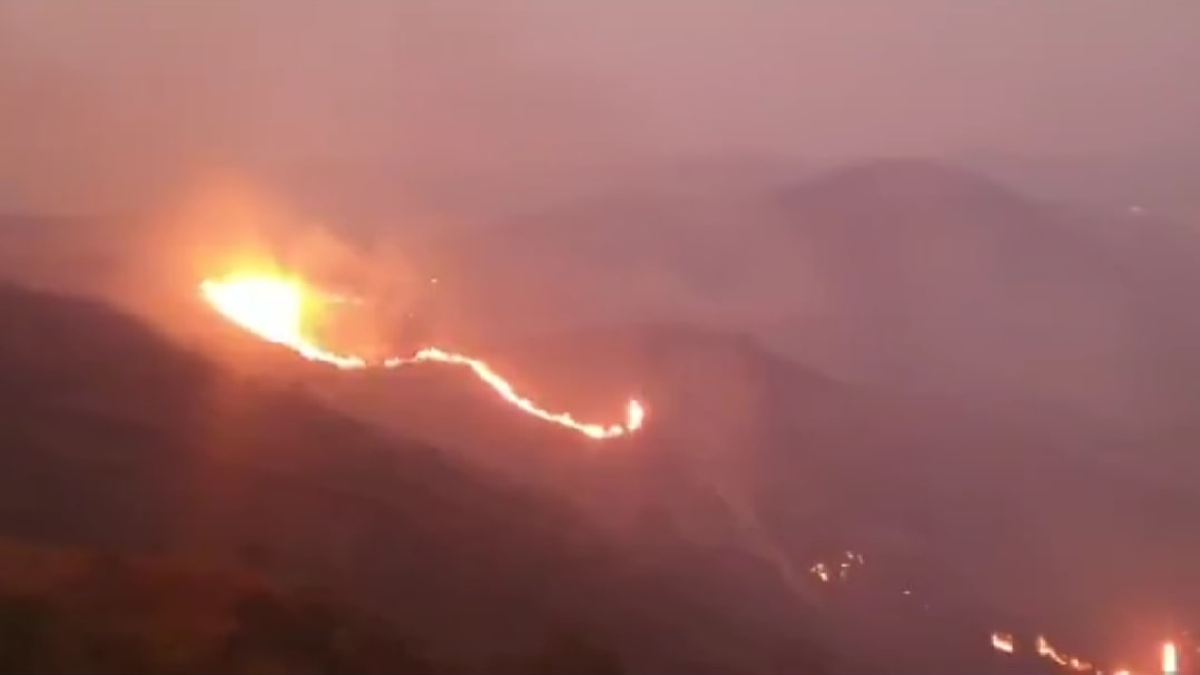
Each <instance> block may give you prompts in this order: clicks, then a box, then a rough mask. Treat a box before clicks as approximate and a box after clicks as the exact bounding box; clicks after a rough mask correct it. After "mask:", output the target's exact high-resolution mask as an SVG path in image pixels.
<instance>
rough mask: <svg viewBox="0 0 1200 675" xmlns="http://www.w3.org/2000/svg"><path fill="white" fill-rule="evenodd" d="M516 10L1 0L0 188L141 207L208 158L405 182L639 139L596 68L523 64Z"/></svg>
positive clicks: (27, 200) (212, 163)
mask: <svg viewBox="0 0 1200 675" xmlns="http://www.w3.org/2000/svg"><path fill="white" fill-rule="evenodd" d="M514 18H519V17H518V15H517V14H514V13H512V12H508V11H504V10H503V9H501V8H492V7H490V6H488V5H480V4H473V5H469V6H466V5H464V6H443V5H439V6H438V7H437V9H436V11H435V10H434V9H433V6H432V5H431V4H426V3H421V2H404V3H353V4H350V5H346V4H344V3H317V2H305V3H302V4H300V5H296V6H294V7H293V6H288V7H287V8H286V9H285V8H283V7H282V6H281V5H278V4H276V3H249V2H221V3H209V2H202V1H196V2H166V3H154V4H152V5H147V4H145V3H140V2H119V1H113V2H105V3H39V2H23V1H17V2H11V3H4V5H3V6H2V7H0V45H3V47H0V98H3V100H5V102H6V104H5V107H4V110H3V112H0V115H2V116H3V118H2V119H0V150H2V151H3V152H2V153H0V154H2V156H3V157H4V160H3V161H2V162H0V171H3V172H4V173H3V179H4V181H3V182H4V183H5V185H6V190H7V194H4V195H0V197H2V198H3V199H4V200H5V201H6V202H9V203H14V202H16V203H19V204H22V205H27V206H29V207H31V208H32V207H40V208H43V209H51V210H55V211H64V210H66V211H72V212H87V211H94V210H97V209H131V208H137V209H140V208H145V207H146V205H147V204H151V203H153V202H154V201H155V200H158V199H162V198H163V196H164V195H165V194H167V193H169V192H171V191H172V190H178V189H179V188H180V186H181V185H186V184H187V183H188V182H189V181H193V180H196V178H197V176H198V175H199V176H202V175H204V174H206V173H207V172H210V171H212V170H214V169H217V168H225V167H235V168H236V169H237V170H239V171H242V172H247V173H249V174H251V175H253V176H254V177H255V178H256V179H258V180H275V181H277V182H282V181H284V180H285V179H286V177H287V176H289V175H290V172H295V171H296V170H297V167H301V168H303V167H305V166H306V165H312V166H322V167H324V166H330V165H334V166H336V165H337V164H338V163H344V164H347V165H351V166H353V165H368V166H370V165H373V164H374V165H377V166H378V167H382V168H379V169H378V172H379V173H382V174H385V175H386V176H390V177H394V178H401V179H402V178H404V177H412V176H429V175H454V174H460V173H461V174H466V173H471V172H476V173H478V172H481V171H498V170H500V169H504V170H506V171H510V172H520V171H521V170H522V167H523V166H532V165H546V164H549V163H559V162H562V161H575V162H578V161H580V158H583V157H587V158H589V159H590V158H596V157H599V156H602V155H608V156H616V155H619V154H622V153H627V152H632V151H634V150H635V149H636V148H637V147H640V146H643V145H644V144H645V141H646V139H645V138H640V139H639V138H636V135H633V136H631V135H629V134H630V131H631V129H632V128H633V126H634V125H631V124H629V123H628V122H627V121H626V120H623V119H622V115H621V113H620V111H619V110H616V109H614V107H613V104H612V103H611V102H610V101H609V98H610V97H608V96H606V95H605V92H604V91H601V90H599V89H598V88H596V87H594V86H593V84H592V83H591V82H589V81H588V80H587V78H578V77H566V76H564V75H563V74H562V73H561V72H560V71H559V70H558V69H557V68H556V66H555V64H554V63H553V62H551V61H532V60H530V59H529V58H526V57H525V55H524V53H523V52H524V51H525V50H524V49H523V47H522V43H521V42H520V41H519V40H518V38H519V37H520V35H519V31H513V30H511V29H510V28H511V23H512V21H513V20H514ZM583 129H586V130H587V133H586V134H585V133H580V132H581V131H582V130H583ZM358 177H361V176H356V178H358ZM381 177H382V176H376V178H377V179H379V178H381ZM324 179H325V180H327V181H329V182H337V181H339V180H340V177H339V176H337V175H328V174H327V175H325V176H324ZM396 187H400V188H401V189H402V188H403V185H399V186H396ZM374 198H375V199H377V200H385V199H388V198H392V199H396V198H397V196H396V195H394V194H393V195H386V194H382V195H381V194H376V195H374Z"/></svg>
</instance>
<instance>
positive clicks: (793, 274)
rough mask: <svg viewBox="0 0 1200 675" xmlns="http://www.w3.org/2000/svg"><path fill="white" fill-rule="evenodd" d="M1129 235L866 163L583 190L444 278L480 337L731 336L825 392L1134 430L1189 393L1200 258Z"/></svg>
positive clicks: (1161, 233) (965, 184)
mask: <svg viewBox="0 0 1200 675" xmlns="http://www.w3.org/2000/svg"><path fill="white" fill-rule="evenodd" d="M1135 220H1136V222H1131V221H1130V218H1128V217H1113V216H1112V215H1105V214H1098V213H1095V212H1093V211H1091V210H1089V209H1088V208H1084V207H1074V206H1072V205H1065V204H1061V203H1056V202H1049V201H1046V200H1044V199H1038V198H1032V197H1029V196H1027V195H1024V194H1022V193H1020V192H1018V191H1016V190H1014V189H1012V188H1010V187H1008V186H1007V185H1005V184H1002V183H1000V182H998V181H996V180H993V179H992V178H990V177H989V176H987V175H985V174H982V173H978V172H974V171H970V170H967V169H963V168H959V167H956V166H953V165H948V164H944V163H941V162H936V161H932V160H920V159H889V160H876V161H870V162H863V163H860V164H856V165H852V166H848V167H845V168H842V169H838V170H835V171H829V172H826V173H823V174H818V175H816V176H811V177H809V178H807V179H804V180H798V181H796V182H793V183H792V184H790V185H788V186H786V187H783V188H780V187H779V186H778V183H777V182H770V181H767V182H764V183H763V184H762V185H761V187H760V189H758V190H754V189H752V188H749V187H747V186H746V185H739V186H738V187H737V188H736V189H732V188H731V189H730V190H727V191H723V190H721V189H719V188H715V187H714V188H711V189H707V190H687V189H684V188H683V187H680V186H678V185H676V186H673V187H671V188H669V189H668V188H664V187H661V186H659V187H653V188H651V187H646V188H642V189H633V188H629V189H626V190H625V191H622V192H607V193H602V194H599V195H597V196H596V197H595V198H592V199H580V200H577V201H575V202H571V203H567V204H562V205H560V206H557V207H555V208H550V209H546V210H544V211H542V212H532V213H529V214H527V215H526V216H523V217H520V218H515V219H512V220H511V221H509V222H508V223H506V224H505V225H503V226H498V227H495V228H493V229H492V230H489V231H485V232H473V233H472V234H471V236H470V237H464V238H462V239H461V240H459V241H456V242H449V243H447V244H446V249H447V251H448V252H444V253H443V258H445V259H446V260H448V261H452V262H446V263H444V264H445V265H446V267H447V271H446V273H445V275H444V276H445V277H447V278H452V277H457V278H456V281H455V283H456V285H457V287H456V288H457V290H456V295H455V300H456V305H457V306H461V307H464V308H467V309H464V310H463V311H464V312H465V313H468V314H473V315H477V316H478V317H481V318H480V319H479V323H480V325H482V326H489V327H490V328H488V331H489V333H488V334H489V335H493V336H496V335H497V331H500V330H506V331H507V332H509V333H512V332H514V330H516V329H515V328H514V329H513V330H508V329H502V328H500V327H503V326H513V327H516V326H521V327H535V328H528V330H527V332H529V333H536V332H538V331H541V332H545V331H546V330H552V329H556V330H564V329H569V328H572V327H576V328H577V327H580V326H588V325H598V324H612V325H619V324H622V323H628V322H645V321H679V322H683V323H689V324H702V325H706V326H710V327H715V328H722V329H728V330H734V331H741V330H750V331H752V332H754V333H755V334H756V335H758V336H759V337H761V338H763V339H765V340H767V341H768V342H769V344H770V345H771V346H772V347H773V348H775V349H777V350H779V351H781V352H783V353H785V354H787V355H788V356H789V357H791V358H794V359H796V360H798V361H801V362H804V363H807V364H811V365H813V366H814V367H817V368H818V369H820V370H822V371H825V372H828V373H830V374H831V375H834V376H836V377H838V378H840V379H844V380H848V381H856V382H861V383H864V384H870V385H881V386H887V387H891V388H899V389H904V390H907V391H911V392H914V393H925V394H931V395H932V394H936V395H946V396H969V397H973V398H977V399H980V400H988V399H1001V400H1022V401H1025V402H1026V403H1034V404H1037V405H1040V406H1045V407H1048V408H1054V409H1055V410H1057V411H1058V412H1059V414H1061V415H1063V416H1064V417H1071V418H1078V419H1080V420H1088V421H1089V423H1091V424H1098V425H1105V426H1111V427H1116V426H1120V427H1125V428H1136V429H1139V430H1140V431H1141V432H1142V433H1151V432H1152V431H1153V430H1162V429H1164V428H1170V427H1172V426H1173V425H1176V424H1180V423H1182V422H1183V421H1185V420H1186V419H1188V409H1189V405H1190V404H1189V401H1190V400H1191V398H1192V393H1193V392H1195V391H1196V390H1197V387H1200V361H1197V359H1195V357H1194V355H1192V350H1190V348H1188V345H1189V344H1192V343H1193V342H1194V340H1195V339H1196V338H1197V337H1198V336H1200V322H1198V321H1197V320H1196V319H1194V318H1193V315H1194V313H1193V312H1191V307H1192V306H1193V305H1194V304H1195V302H1194V301H1195V300H1196V298H1195V297H1194V295H1195V291H1194V289H1195V288H1197V287H1198V285H1200V276H1198V274H1197V273H1196V272H1195V271H1194V270H1196V269H1200V264H1197V263H1200V242H1197V241H1196V237H1195V236H1189V235H1188V234H1187V233H1186V232H1184V231H1182V230H1181V228H1180V227H1178V226H1176V225H1173V224H1171V223H1168V222H1165V221H1162V220H1160V219H1156V218H1145V217H1144V218H1138V219H1135ZM455 271H457V275H456V274H455Z"/></svg>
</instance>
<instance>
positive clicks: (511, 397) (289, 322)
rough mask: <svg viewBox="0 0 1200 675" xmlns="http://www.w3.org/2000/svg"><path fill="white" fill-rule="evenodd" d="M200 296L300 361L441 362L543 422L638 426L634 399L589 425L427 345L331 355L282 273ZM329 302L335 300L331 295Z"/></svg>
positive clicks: (608, 434)
mask: <svg viewBox="0 0 1200 675" xmlns="http://www.w3.org/2000/svg"><path fill="white" fill-rule="evenodd" d="M200 293H201V295H202V296H203V297H204V299H205V300H206V301H207V302H208V303H209V304H210V305H211V306H212V307H213V308H214V309H215V310H217V312H219V313H220V314H221V315H223V316H224V317H225V318H226V319H228V320H229V321H231V322H233V323H234V324H236V325H237V326H239V327H241V328H243V329H245V330H247V331H249V332H250V333H252V334H254V335H256V336H258V337H260V338H262V339H263V340H266V341H268V342H271V343H274V344H277V345H281V346H283V347H287V348H289V349H292V350H293V351H295V352H296V353H298V354H300V355H301V356H303V357H304V358H306V359H309V360H311V361H319V362H321V363H327V364H330V365H332V366H335V367H338V368H343V369H359V368H368V367H383V368H399V367H402V366H409V365H415V364H420V363H446V364H450V365H455V366H462V367H466V368H468V369H470V370H471V372H472V373H474V374H475V376H476V377H478V378H479V379H480V380H481V381H482V382H483V383H485V384H486V385H488V386H489V387H490V388H491V389H492V390H493V391H495V392H496V393H497V394H499V395H500V397H501V398H502V399H504V400H505V401H507V402H508V403H510V404H512V405H513V406H514V407H516V408H517V409H518V410H520V411H522V412H524V413H526V414H528V415H532V416H534V417H536V418H538V419H541V420H544V421H546V422H552V423H554V424H557V425H559V426H562V427H566V428H568V429H573V430H575V431H578V432H579V433H581V434H583V435H585V436H587V437H589V438H594V439H605V438H615V437H618V436H624V435H627V434H629V433H631V432H633V431H636V430H638V429H640V428H641V426H642V424H643V422H644V421H645V418H646V410H645V408H643V407H642V404H641V403H639V402H638V401H636V400H631V401H629V404H628V405H627V407H626V411H625V421H624V423H622V424H609V425H602V424H594V423H584V422H579V421H577V420H576V419H575V418H574V417H572V416H571V414H570V413H556V412H550V411H548V410H545V409H544V408H541V407H539V406H538V405H537V404H536V403H534V402H533V401H532V400H530V399H529V398H526V397H524V396H521V395H520V394H518V393H517V392H516V390H515V389H514V388H513V386H512V384H511V383H509V382H508V380H506V379H504V378H503V377H501V376H500V375H499V374H498V373H496V371H494V370H492V368H491V366H489V365H488V364H487V363H485V362H483V361H481V360H479V359H475V358H471V357H470V356H467V355H465V354H459V353H455V352H450V351H445V350H442V349H437V348H435V347H429V348H426V349H422V350H420V351H418V352H417V353H416V354H414V355H412V356H410V357H406V358H401V357H392V358H388V359H385V360H384V361H382V362H379V363H369V362H368V361H367V360H366V359H364V358H362V357H359V356H353V355H344V354H337V353H334V352H331V351H327V350H325V349H322V348H321V347H320V346H319V345H317V344H316V342H315V341H314V340H313V338H312V336H311V335H309V334H308V332H307V330H306V326H305V318H306V311H307V310H309V309H310V308H311V307H312V305H313V301H312V298H313V297H314V294H313V292H312V291H310V290H309V289H308V288H307V287H306V286H305V285H304V283H303V282H301V281H299V280H297V279H290V278H288V277H285V276H279V275H269V274H242V275H235V276H230V277H226V278H224V279H221V280H205V281H204V282H203V283H201V284H200ZM333 300H334V301H337V300H340V298H334V299H333Z"/></svg>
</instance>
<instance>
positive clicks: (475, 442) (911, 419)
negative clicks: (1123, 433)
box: [337, 324, 1200, 672]
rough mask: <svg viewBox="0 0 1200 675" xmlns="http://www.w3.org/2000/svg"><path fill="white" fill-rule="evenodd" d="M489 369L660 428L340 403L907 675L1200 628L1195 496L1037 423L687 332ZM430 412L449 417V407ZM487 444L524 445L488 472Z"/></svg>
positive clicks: (352, 394) (354, 383)
mask: <svg viewBox="0 0 1200 675" xmlns="http://www.w3.org/2000/svg"><path fill="white" fill-rule="evenodd" d="M487 357H488V358H489V359H490V360H492V361H493V362H495V363H497V364H504V367H503V370H505V371H506V372H515V373H520V374H521V380H522V383H523V384H524V385H526V387H527V388H532V390H533V391H536V392H537V393H538V395H539V398H540V399H541V400H547V401H556V402H559V403H560V405H562V406H563V407H565V408H572V409H575V408H579V407H583V408H584V409H588V410H596V411H598V410H600V406H599V405H598V403H597V401H598V400H602V399H606V400H608V401H610V402H614V401H615V400H618V399H619V397H620V396H621V395H622V394H624V393H625V392H628V391H630V389H631V387H632V388H634V389H635V390H636V392H637V393H638V394H639V395H642V396H644V399H645V400H646V401H647V403H648V405H649V409H650V414H651V417H650V421H651V423H650V424H649V426H648V427H647V428H646V429H645V431H644V432H643V433H641V434H639V435H636V436H634V437H633V438H631V439H629V440H628V441H621V442H617V443H611V444H589V443H585V442H582V441H577V440H575V439H574V438H573V437H570V436H568V435H562V436H559V435H557V434H542V435H533V434H530V433H525V432H521V433H514V431H513V430H514V429H517V428H521V425H520V421H519V420H516V419H511V418H508V417H506V416H504V415H502V414H500V413H499V411H498V412H497V416H496V417H494V418H493V417H487V418H484V417H479V418H476V423H475V424H473V425H470V426H469V427H463V426H462V425H447V420H446V419H444V418H439V417H438V416H436V415H422V414H419V413H418V414H414V415H411V416H410V415H408V414H406V412H405V411H406V410H407V404H405V403H403V401H404V400H405V398H404V396H402V395H397V394H395V393H393V391H394V389H393V388H397V389H399V388H402V387H403V382H404V381H405V378H407V377H413V376H415V375H411V374H410V375H406V374H404V373H392V374H388V375H386V376H381V377H373V378H369V380H368V381H358V380H356V379H355V378H350V379H342V381H341V383H340V385H339V387H338V389H337V392H338V393H337V398H338V399H339V400H340V401H342V402H343V404H344V405H347V406H348V407H349V408H350V409H353V410H355V412H357V413H358V414H361V415H364V416H366V417H367V418H369V419H373V420H375V421H377V422H379V423H381V424H389V423H390V424H394V425H396V428H406V429H411V430H414V432H417V433H420V434H422V435H423V437H425V438H427V439H429V440H431V441H436V442H445V443H446V444H447V447H453V448H457V449H458V450H459V451H460V452H461V453H462V455H463V456H465V457H469V458H471V459H472V460H473V461H474V462H476V463H477V464H478V465H480V466H486V467H488V468H490V469H492V470H494V471H497V472H499V473H500V474H501V475H504V476H507V477H510V478H515V479H520V480H523V481H525V482H526V483H527V484H530V485H533V486H538V485H540V486H541V487H542V488H543V489H545V490H547V491H550V492H552V493H554V494H557V495H560V496H561V497H563V498H566V499H570V500H572V501H573V502H574V503H575V504H577V505H579V506H580V507H581V508H583V509H584V510H586V511H587V512H588V513H590V514H591V515H592V517H593V518H594V519H595V520H596V521H597V522H600V523H603V524H605V525H606V526H607V527H608V528H609V529H610V530H611V531H613V532H614V533H616V536H617V537H618V538H619V539H620V540H623V541H625V542H627V546H628V548H629V549H631V550H633V551H637V552H638V553H637V555H640V556H642V557H643V558H645V559H657V560H660V561H670V562H669V563H668V565H669V566H673V567H675V568H677V569H688V570H693V571H699V570H704V572H703V574H704V575H705V578H708V579H716V580H719V583H715V584H714V583H710V586H711V588H712V591H711V592H713V593H717V592H718V589H720V591H724V592H725V594H724V597H725V601H726V602H728V603H729V604H728V605H727V606H728V607H729V611H737V609H736V608H737V607H739V606H741V603H749V604H753V605H755V606H757V607H758V611H759V612H764V613H766V612H769V613H770V614H772V615H774V616H775V619H774V620H773V621H770V622H769V623H773V624H775V625H778V624H779V623H780V622H782V621H783V618H782V617H784V616H786V615H787V612H788V609H787V607H786V605H787V603H782V602H780V597H781V595H782V596H784V597H788V598H791V599H792V602H800V603H802V604H804V605H813V606H819V607H820V608H821V610H820V611H819V612H818V613H816V614H814V615H812V616H813V619H814V620H816V621H818V622H819V623H820V626H821V629H820V630H821V633H822V634H823V635H826V636H827V640H828V643H829V644H832V645H838V647H839V651H846V652H854V651H857V652H858V653H862V654H869V655H870V656H871V657H872V659H873V660H875V661H877V662H886V663H888V664H889V667H890V668H891V669H893V671H894V672H955V671H960V670H961V669H962V668H963V667H964V664H974V666H973V667H976V668H980V669H982V668H987V669H989V670H991V671H996V670H1002V669H1003V668H1004V667H1006V666H1004V665H1003V664H997V663H994V662H993V661H992V660H991V656H990V654H989V653H988V649H987V645H986V643H985V641H984V639H985V637H986V635H987V634H988V632H990V631H991V630H994V629H995V628H996V626H1015V627H1017V628H1018V629H1020V630H1023V631H1027V632H1035V631H1047V632H1049V633H1050V634H1051V635H1054V636H1059V635H1065V636H1066V637H1067V639H1068V640H1069V641H1071V642H1074V643H1076V644H1082V645H1084V646H1085V647H1087V649H1086V650H1083V651H1086V652H1087V653H1096V652H1100V653H1102V654H1105V653H1106V650H1111V649H1112V646H1113V645H1115V644H1119V641H1120V639H1123V638H1122V636H1121V635H1120V634H1119V633H1120V631H1121V630H1122V628H1121V627H1123V626H1125V625H1127V623H1128V622H1132V621H1133V620H1134V619H1135V618H1136V620H1137V621H1140V622H1143V624H1145V623H1152V624H1154V625H1162V622H1164V621H1165V619H1164V617H1166V616H1173V617H1175V619H1174V620H1175V621H1178V622H1180V623H1181V624H1183V625H1187V624H1188V622H1189V621H1195V620H1197V619H1200V617H1190V616H1189V615H1188V610H1187V609H1186V607H1187V606H1189V603H1191V602H1193V600H1185V599H1184V598H1185V597H1188V598H1190V597H1192V594H1193V593H1194V584H1193V583H1192V579H1193V573H1192V572H1191V567H1190V566H1191V565H1192V564H1194V563H1193V562H1188V561H1196V560H1200V549H1198V548H1197V547H1196V546H1195V544H1194V542H1191V540H1190V539H1189V537H1190V535H1189V534H1188V532H1189V528H1188V526H1187V524H1186V522H1185V520H1184V519H1181V518H1180V517H1179V516H1178V515H1177V514H1178V513H1179V512H1180V511H1181V510H1182V511H1183V512H1186V510H1187V509H1188V508H1192V505H1195V499H1194V497H1193V496H1189V494H1190V493H1189V488H1188V487H1187V485H1186V482H1185V481H1181V480H1179V479H1178V478H1173V477H1171V475H1170V471H1169V470H1167V469H1166V468H1165V467H1163V466H1158V465H1156V464H1155V463H1148V462H1146V461H1145V456H1144V455H1143V454H1141V453H1140V452H1139V448H1138V446H1136V445H1130V444H1129V443H1128V442H1127V440H1126V439H1123V438H1120V437H1114V436H1111V435H1110V434H1109V433H1107V432H1106V431H1104V430H1100V429H1092V428H1089V427H1088V426H1086V425H1080V424H1078V423H1077V421H1076V420H1071V419H1062V418H1060V417H1059V416H1057V415H1055V414H1054V413H1053V412H1052V411H1049V410H1047V409H1045V408H1040V407H1037V406H1028V405H1022V404H1020V403H1019V402H1013V401H993V402H991V403H990V404H989V405H984V406H980V405H977V404H973V403H971V402H963V401H955V400H952V399H948V398H939V397H930V396H913V395H905V396H899V395H896V394H895V393H891V392H888V391H887V390H869V389H864V388H862V387H857V386H852V385H847V384H844V383H839V382H837V381H835V380H832V379H830V378H827V377H823V376H822V375H820V374H818V373H815V372H813V371H811V370H807V369H805V368H803V367H801V366H798V365H795V364H792V363H789V362H788V361H786V360H783V359H781V358H780V357H778V356H777V355H774V354H773V353H771V352H770V351H767V350H765V349H762V348H761V347H758V346H757V345H756V344H755V342H754V341H753V340H751V339H748V338H745V337H739V336H737V335H732V334H728V333H722V332H719V331H703V330H697V329H693V328H688V327H685V326H668V325H661V324H660V325H648V326H636V327H627V328H624V329H607V330H596V331H579V332H576V333H573V334H564V335H559V336H555V337H547V338H545V339H542V340H539V341H534V342H531V343H526V344H520V343H516V344H510V345H507V346H506V347H503V348H501V347H499V346H497V347H495V348H494V350H493V352H491V353H488V354H487ZM339 379H341V378H339ZM432 391H433V393H431V394H430V395H431V396H432V400H431V402H429V405H430V407H431V408H434V409H436V408H438V407H439V406H440V404H441V402H442V401H444V400H446V399H445V398H443V397H444V396H449V394H447V393H446V392H437V391H436V390H432ZM455 391H456V392H457V393H456V394H454V395H456V396H469V395H470V394H469V392H470V391H471V389H470V387H467V386H466V385H465V384H464V386H463V387H462V388H460V389H455ZM596 416H599V417H601V418H602V416H601V415H599V413H597V415H596ZM489 438H514V439H515V438H520V439H522V440H521V441H520V442H514V443H513V448H512V452H508V451H507V450H508V449H507V448H506V451H505V452H502V453H498V455H491V454H490V453H489V452H487V450H486V448H487V447H489V446H487V445H484V444H483V440H484V439H489ZM514 457H517V458H518V459H517V460H516V461H513V458H514ZM1175 459H1176V460H1178V461H1183V458H1182V457H1176V458H1175ZM1179 466H1182V465H1179ZM1113 495H1121V496H1122V497H1121V499H1119V500H1114V499H1113ZM1146 522H1155V523H1157V526H1156V527H1155V528H1149V529H1148V528H1146V527H1144V523H1146ZM698 542H704V544H705V545H704V546H696V543H698ZM846 550H851V551H855V552H860V553H862V554H864V556H865V559H866V560H867V561H869V562H868V563H867V564H866V566H865V568H864V569H863V570H861V571H856V572H854V576H853V577H852V579H851V580H850V581H849V582H847V583H846V584H845V588H843V587H842V586H841V585H838V586H837V587H828V586H827V585H825V584H822V583H819V581H818V580H817V579H815V578H814V577H813V575H812V574H811V573H810V568H811V566H812V565H813V564H814V563H816V562H820V561H826V560H830V559H834V560H836V559H837V558H838V557H839V556H841V555H842V554H843V552H844V551H846ZM739 557H740V560H739ZM1197 600H1200V598H1197ZM1121 657H1122V655H1121V654H1119V653H1114V654H1113V658H1121ZM1029 666H1030V664H1028V663H1025V664H1024V666H1023V667H1025V668H1028V667H1029ZM1025 672H1031V671H1029V670H1026V671H1025Z"/></svg>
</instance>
